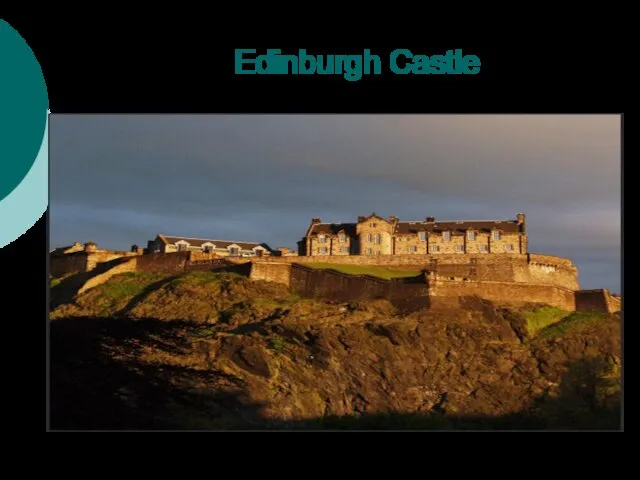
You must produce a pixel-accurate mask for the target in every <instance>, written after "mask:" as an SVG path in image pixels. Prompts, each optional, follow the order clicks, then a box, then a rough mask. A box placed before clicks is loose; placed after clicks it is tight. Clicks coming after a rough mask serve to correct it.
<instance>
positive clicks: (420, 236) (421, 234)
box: [418, 232, 427, 242]
mask: <svg viewBox="0 0 640 480" xmlns="http://www.w3.org/2000/svg"><path fill="white" fill-rule="evenodd" d="M418 239H419V240H420V241H421V242H426V241H427V232H418Z"/></svg>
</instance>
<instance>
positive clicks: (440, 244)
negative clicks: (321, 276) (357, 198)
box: [298, 213, 527, 256]
mask: <svg viewBox="0 0 640 480" xmlns="http://www.w3.org/2000/svg"><path fill="white" fill-rule="evenodd" d="M298 251H299V255H300V256H338V255H426V254H429V255H431V254H433V255H437V254H462V255H464V254H487V255H494V254H496V255H498V254H499V255H508V254H523V253H527V233H526V229H525V214H524V213H518V214H517V215H516V218H515V219H513V220H443V221H437V220H436V219H435V218H434V217H426V218H425V220H423V221H411V222H405V221H400V220H399V219H398V217H394V216H391V217H389V218H382V217H380V216H378V215H376V214H375V213H374V214H371V215H369V216H367V217H358V221H357V222H356V223H323V222H322V221H321V220H320V219H319V218H313V219H312V220H311V225H309V228H308V229H307V233H306V235H305V236H304V238H303V239H302V240H301V241H300V242H298Z"/></svg>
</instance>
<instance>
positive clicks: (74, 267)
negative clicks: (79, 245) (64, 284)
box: [49, 252, 87, 278]
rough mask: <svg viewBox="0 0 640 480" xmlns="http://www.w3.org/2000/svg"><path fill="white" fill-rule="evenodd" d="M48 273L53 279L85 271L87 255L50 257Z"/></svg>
mask: <svg viewBox="0 0 640 480" xmlns="http://www.w3.org/2000/svg"><path fill="white" fill-rule="evenodd" d="M49 265H50V268H49V273H50V274H51V275H52V276H53V277H54V278H61V277H64V276H65V275H70V274H73V273H80V272H86V271H87V254H86V253H85V252H73V253H67V254H66V255H61V256H52V257H51V259H50V263H49Z"/></svg>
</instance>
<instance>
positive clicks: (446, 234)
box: [442, 232, 451, 242]
mask: <svg viewBox="0 0 640 480" xmlns="http://www.w3.org/2000/svg"><path fill="white" fill-rule="evenodd" d="M442 239H443V240H444V241H445V242H448V241H450V240H451V232H442Z"/></svg>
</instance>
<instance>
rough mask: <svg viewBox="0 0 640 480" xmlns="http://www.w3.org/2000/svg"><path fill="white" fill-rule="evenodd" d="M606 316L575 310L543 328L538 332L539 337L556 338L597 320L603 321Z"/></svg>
mask: <svg viewBox="0 0 640 480" xmlns="http://www.w3.org/2000/svg"><path fill="white" fill-rule="evenodd" d="M604 318H605V314H603V313H591V312H590V313H584V312H574V313H572V314H570V315H568V316H566V317H564V318H563V319H562V320H561V321H559V322H558V323H555V324H553V325H549V326H548V327H545V328H543V329H542V330H540V332H539V333H538V338H542V339H546V338H554V337H560V336H562V335H564V334H565V333H566V332H568V331H570V330H577V329H581V328H584V327H586V326H589V325H591V324H593V323H595V322H599V321H602V319H604Z"/></svg>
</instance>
